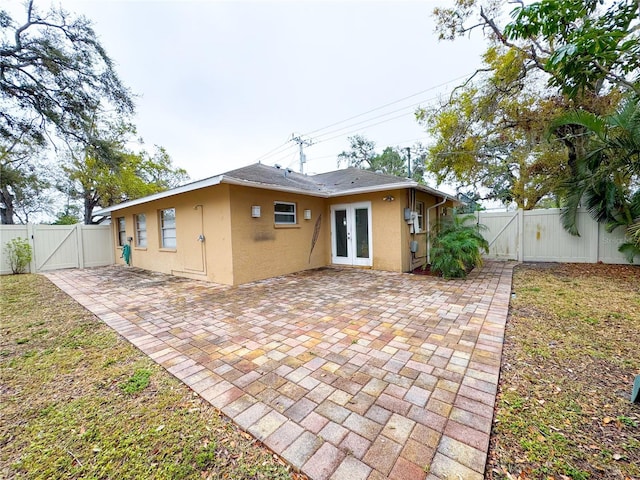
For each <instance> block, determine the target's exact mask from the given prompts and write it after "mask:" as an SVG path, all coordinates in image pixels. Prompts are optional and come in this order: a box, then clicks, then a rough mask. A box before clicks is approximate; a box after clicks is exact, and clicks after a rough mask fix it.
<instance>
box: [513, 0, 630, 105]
mask: <svg viewBox="0 0 640 480" xmlns="http://www.w3.org/2000/svg"><path fill="white" fill-rule="evenodd" d="M601 3H602V2H599V1H597V0H589V1H584V0H542V1H539V2H535V3H532V4H530V5H526V6H520V7H517V8H516V9H514V10H513V11H512V13H511V15H512V17H513V21H512V22H511V23H510V24H509V25H507V26H506V27H505V29H504V33H505V36H506V37H507V38H509V39H511V40H528V41H530V42H533V41H534V40H536V39H539V38H541V37H542V38H543V39H544V40H545V42H546V43H548V44H549V45H551V46H552V48H550V49H549V50H548V51H547V52H545V53H546V54H547V55H546V60H545V61H544V69H545V71H546V72H548V73H549V74H550V75H551V77H550V80H549V84H550V85H551V86H554V87H558V88H560V89H561V90H562V91H563V92H564V93H566V94H568V95H569V96H571V97H576V96H578V95H579V94H581V93H583V92H585V91H588V92H598V91H599V90H600V89H601V88H602V86H603V83H604V82H605V81H607V82H610V83H611V84H614V85H618V86H621V87H623V88H625V89H627V90H631V91H635V92H636V93H640V86H638V85H637V84H635V82H636V81H637V79H636V78H633V77H634V76H635V75H637V73H638V70H639V69H640V41H639V40H640V38H639V35H638V27H639V26H640V24H639V23H638V16H639V15H640V5H639V4H638V2H637V0H620V1H616V2H611V3H610V4H609V5H608V6H607V8H606V10H604V11H602V10H601V9H599V8H598V7H599V6H600V4H601Z"/></svg>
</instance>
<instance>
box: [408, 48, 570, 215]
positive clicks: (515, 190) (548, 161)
mask: <svg viewBox="0 0 640 480" xmlns="http://www.w3.org/2000/svg"><path fill="white" fill-rule="evenodd" d="M484 64H485V66H486V68H485V70H486V72H482V73H481V74H479V75H478V76H477V77H478V78H476V79H475V80H476V81H475V82H468V83H467V84H465V85H464V86H462V87H460V88H459V89H457V90H456V92H454V94H453V95H452V96H451V98H450V99H449V101H448V102H447V103H446V104H444V105H442V106H440V107H437V108H433V109H430V110H425V109H422V110H419V111H418V112H417V118H418V121H419V122H421V123H422V124H423V125H425V127H426V129H427V131H428V132H429V133H430V135H431V136H432V138H433V139H434V140H433V143H432V144H431V146H430V148H429V149H428V155H427V163H426V169H427V171H428V172H430V173H433V174H434V175H435V177H436V181H437V182H438V183H442V182H449V183H453V184H456V185H457V186H458V189H459V190H460V189H463V190H465V191H466V192H467V193H470V194H471V196H473V197H476V198H481V199H488V200H498V201H501V202H503V203H504V204H510V203H512V202H514V203H516V205H517V206H518V207H519V208H523V209H532V208H535V207H536V206H537V205H538V204H539V203H540V202H541V201H542V200H543V199H545V198H548V197H549V196H550V195H552V194H553V192H554V191H555V189H556V187H557V185H558V182H559V181H560V180H561V179H562V178H563V177H564V176H566V175H567V174H568V168H567V165H566V157H567V155H566V150H565V148H564V146H563V145H562V144H561V143H559V142H549V141H546V140H545V133H546V131H547V128H548V124H549V122H550V121H552V120H553V119H554V118H556V117H558V116H559V115H562V114H564V113H566V111H567V108H568V102H567V101H566V100H565V99H563V97H561V96H557V95H549V94H547V95H546V96H545V95H544V94H543V93H541V92H539V91H538V89H537V88H536V82H535V79H529V82H524V81H523V80H524V77H523V71H524V69H525V68H526V67H525V65H524V59H523V58H522V57H521V56H519V55H518V54H517V52H516V51H514V50H506V49H504V48H503V47H500V46H494V47H490V48H489V49H488V50H487V52H486V53H485V55H484ZM530 76H531V74H530ZM469 189H470V190H471V192H469Z"/></svg>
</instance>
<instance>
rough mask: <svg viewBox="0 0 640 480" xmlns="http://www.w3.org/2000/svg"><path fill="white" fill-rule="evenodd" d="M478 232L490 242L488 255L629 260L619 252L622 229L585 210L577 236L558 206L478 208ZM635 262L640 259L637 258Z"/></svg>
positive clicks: (527, 259) (529, 259)
mask: <svg viewBox="0 0 640 480" xmlns="http://www.w3.org/2000/svg"><path fill="white" fill-rule="evenodd" d="M476 217H477V218H478V222H479V223H480V224H481V225H485V226H486V227H487V229H486V230H480V233H481V234H482V235H483V236H484V238H486V239H487V241H488V242H489V254H488V255H485V257H487V258H492V259H502V260H519V261H521V262H522V261H524V262H574V263H597V262H602V263H628V262H627V260H626V259H625V258H624V256H623V255H622V254H621V253H620V252H618V247H619V246H620V245H621V244H622V243H624V241H625V240H624V230H623V229H622V228H619V229H616V230H615V231H614V232H613V233H608V232H607V231H606V229H605V226H604V225H603V224H599V223H598V222H596V221H595V220H593V219H592V218H591V216H590V215H589V213H588V212H587V211H586V210H580V211H579V212H578V222H577V224H578V231H579V232H580V236H579V237H576V236H573V235H570V234H569V233H567V232H566V231H565V230H564V228H562V223H561V222H560V210H559V209H557V208H553V209H546V210H527V211H523V210H518V211H516V212H477V214H476ZM636 263H640V260H639V259H637V258H636Z"/></svg>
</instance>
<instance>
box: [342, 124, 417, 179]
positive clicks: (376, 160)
mask: <svg viewBox="0 0 640 480" xmlns="http://www.w3.org/2000/svg"><path fill="white" fill-rule="evenodd" d="M424 150H425V149H424V147H423V146H422V145H421V144H420V143H418V144H416V145H414V146H413V147H410V151H411V152H413V156H412V159H411V178H412V179H413V180H415V181H417V182H423V181H424V173H425V169H424V160H423V159H424V156H425V153H424ZM405 153H408V152H407V149H406V148H402V149H401V148H399V147H386V148H385V149H384V151H383V152H382V153H381V154H378V153H376V144H375V142H373V141H371V140H368V139H367V138H365V137H364V136H362V135H354V136H353V137H349V150H345V151H343V152H342V153H340V154H339V155H338V166H340V165H341V164H343V163H346V164H347V166H349V167H355V168H361V169H363V170H371V171H374V172H381V173H384V174H386V175H394V176H396V177H407V176H408V172H407V166H408V164H409V158H408V157H407V156H405Z"/></svg>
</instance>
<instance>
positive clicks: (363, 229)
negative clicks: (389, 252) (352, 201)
mask: <svg viewBox="0 0 640 480" xmlns="http://www.w3.org/2000/svg"><path fill="white" fill-rule="evenodd" d="M356 256H357V257H358V258H369V209H367V208H356Z"/></svg>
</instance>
